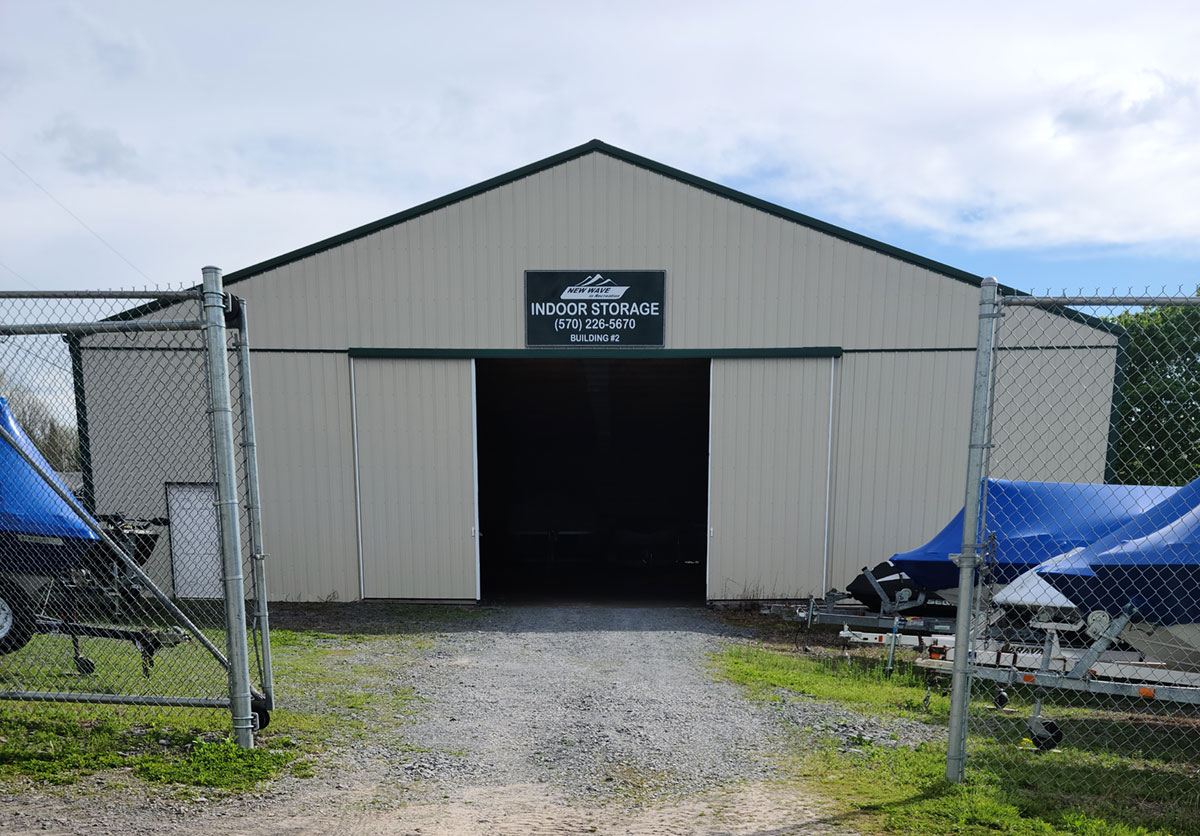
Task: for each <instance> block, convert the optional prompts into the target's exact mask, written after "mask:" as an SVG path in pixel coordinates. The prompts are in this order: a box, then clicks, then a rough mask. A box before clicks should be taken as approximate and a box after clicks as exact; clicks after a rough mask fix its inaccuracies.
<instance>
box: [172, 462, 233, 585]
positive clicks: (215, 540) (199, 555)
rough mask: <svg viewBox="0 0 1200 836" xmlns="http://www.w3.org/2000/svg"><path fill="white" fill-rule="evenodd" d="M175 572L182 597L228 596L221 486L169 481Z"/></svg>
mask: <svg viewBox="0 0 1200 836" xmlns="http://www.w3.org/2000/svg"><path fill="white" fill-rule="evenodd" d="M167 516H168V517H170V519H171V529H170V541H171V576H172V577H173V578H174V579H175V595H176V596H177V597H179V598H205V599H211V600H216V599H221V598H224V597H225V584H224V581H223V576H224V571H223V567H222V563H221V523H220V521H219V520H218V519H217V486H216V485H213V484H208V485H203V484H201V485H167Z"/></svg>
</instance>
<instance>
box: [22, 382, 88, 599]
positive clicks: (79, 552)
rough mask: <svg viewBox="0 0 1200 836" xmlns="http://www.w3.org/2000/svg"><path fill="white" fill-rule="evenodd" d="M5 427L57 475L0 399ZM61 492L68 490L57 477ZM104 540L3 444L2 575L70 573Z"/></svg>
mask: <svg viewBox="0 0 1200 836" xmlns="http://www.w3.org/2000/svg"><path fill="white" fill-rule="evenodd" d="M0 424H2V425H3V427H4V429H5V430H6V431H7V432H8V434H9V435H10V436H11V437H12V438H13V439H15V440H16V442H17V443H18V444H19V445H20V446H21V449H22V450H24V451H25V452H26V453H27V454H28V455H29V456H30V458H32V459H34V460H35V461H36V462H37V463H38V464H39V465H40V466H41V467H42V468H43V469H44V470H45V471H46V472H47V473H49V474H53V473H54V471H53V470H52V469H51V467H50V465H49V464H48V463H47V462H46V460H45V458H43V457H42V454H41V453H39V452H38V449H37V447H36V446H35V445H34V443H33V442H32V441H31V440H30V438H29V436H28V435H26V434H25V431H24V430H23V429H22V428H21V425H20V424H18V423H17V420H16V418H15V417H14V416H13V414H12V410H11V409H10V408H9V406H8V402H7V401H6V400H5V399H4V398H0ZM54 478H55V480H56V481H57V482H58V485H59V487H62V489H63V490H64V491H66V486H65V485H63V484H62V482H61V481H59V480H58V477H56V476H55V477H54ZM98 539H99V538H98V537H97V536H96V535H95V534H94V533H93V532H92V530H91V529H90V528H89V527H88V526H87V525H85V524H84V521H83V520H82V519H80V517H79V515H77V514H76V513H75V512H74V511H72V510H71V508H70V506H69V505H67V503H66V502H64V501H63V500H62V499H61V498H59V497H58V496H57V495H56V494H55V493H54V491H52V490H51V489H50V488H49V486H47V485H46V483H45V482H44V481H43V480H42V477H41V476H39V475H38V474H37V473H36V472H35V471H34V469H33V468H32V467H30V466H29V464H28V462H26V461H25V459H24V458H22V457H21V455H20V454H19V453H18V452H17V451H16V450H14V449H13V448H12V447H11V446H9V444H8V443H7V442H5V441H3V440H0V573H6V574H10V575H53V574H57V573H60V572H63V571H66V570H68V569H70V568H71V567H72V566H74V565H76V564H77V563H79V561H80V560H82V559H83V558H84V557H86V556H87V555H88V553H89V552H91V550H92V548H93V546H94V545H95V544H96V542H97V540H98Z"/></svg>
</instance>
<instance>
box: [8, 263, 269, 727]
mask: <svg viewBox="0 0 1200 836" xmlns="http://www.w3.org/2000/svg"><path fill="white" fill-rule="evenodd" d="M0 298H2V299H3V300H4V305H3V314H2V316H0V398H2V399H3V400H0V699H9V700H30V701H40V702H64V703H70V702H75V703H113V704H129V705H143V706H158V707H162V708H164V709H165V708H169V707H173V706H178V707H210V708H223V709H226V710H229V711H230V712H231V716H232V726H233V730H234V734H235V737H236V739H237V742H238V743H239V745H242V746H245V747H249V746H252V745H253V732H254V729H255V728H256V727H262V726H264V725H265V724H266V723H267V722H269V717H270V714H269V712H270V710H271V709H272V708H273V707H274V695H273V691H274V689H273V682H272V675H271V656H270V635H269V625H268V615H267V606H266V588H265V575H264V571H263V560H264V558H265V555H264V553H263V547H262V532H261V522H260V519H259V507H260V506H259V499H258V474H257V464H256V457H255V440H254V423H253V404H252V399H251V393H250V383H251V381H250V365H249V341H248V325H247V318H246V306H245V304H244V303H243V302H242V301H241V300H238V299H235V298H233V297H230V296H227V295H226V294H225V293H224V291H223V288H222V284H221V274H220V271H219V270H217V269H216V268H205V270H204V283H203V286H202V287H200V288H196V289H193V290H188V291H178V292H166V293H160V292H153V291H147V292H103V291H98V292H90V291H82V292H61V293H58V292H40V293H24V292H3V293H0ZM246 578H248V579H249V582H248V583H247V582H246V580H245V579H246ZM247 599H248V600H249V618H248V617H247ZM251 662H253V666H254V671H255V676H254V680H253V684H252V681H251V677H250V665H251Z"/></svg>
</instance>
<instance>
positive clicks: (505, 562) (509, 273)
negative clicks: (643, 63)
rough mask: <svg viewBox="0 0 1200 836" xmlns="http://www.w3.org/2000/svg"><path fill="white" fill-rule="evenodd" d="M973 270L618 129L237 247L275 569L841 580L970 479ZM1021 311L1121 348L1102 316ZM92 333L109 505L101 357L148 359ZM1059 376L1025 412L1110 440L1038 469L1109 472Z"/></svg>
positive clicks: (624, 587)
mask: <svg viewBox="0 0 1200 836" xmlns="http://www.w3.org/2000/svg"><path fill="white" fill-rule="evenodd" d="M556 282H557V284H556ZM979 283H980V278H979V277H977V276H974V275H971V274H968V273H965V272H963V271H960V270H956V269H954V268H952V267H948V266H946V265H943V264H939V263H937V262H934V261H931V260H929V259H925V258H922V257H920V256H917V255H914V254H912V253H908V252H905V251H902V250H899V249H896V248H893V247H890V246H888V245H886V244H883V243H880V242H878V241H874V240H871V239H868V238H865V237H863V236H859V235H856V234H854V233H851V232H848V231H846V230H844V229H840V228H838V227H835V226H832V225H830V224H826V223H823V222H821V221H818V220H815V219H813V218H810V217H806V216H804V215H801V214H798V213H796V212H792V211H790V210H787V209H784V208H782V207H779V206H776V205H773V204H771V203H768V202H766V201H762V200H759V199H757V198H754V197H751V196H749V195H746V194H743V193H740V192H737V191H734V190H731V189H728V188H725V187H723V186H720V185H717V184H715V183H712V182H709V181H706V180H703V179H701V178H698V177H694V176H692V175H689V174H687V173H685V172H682V171H678V170H675V169H672V168H669V167H667V166H665V165H662V164H660V163H657V162H654V161H652V160H648V159H645V158H643V157H639V156H636V155H634V154H631V153H628V152H626V151H623V150H621V149H618V148H614V147H612V146H610V145H606V144H604V143H602V142H599V141H593V142H589V143H587V144H585V145H581V146H579V147H577V148H574V149H571V150H569V151H566V152H563V153H561V154H558V155H555V156H553V157H550V158H547V159H545V160H542V161H540V162H537V163H534V164H532V165H529V166H526V167H524V168H522V169H518V170H516V171H513V172H510V173H508V174H505V175H502V176H500V177H496V178H494V179H492V180H489V181H487V182H484V183H481V184H479V185H477V186H474V187H471V188H468V189H464V190H462V191H460V192H456V193H454V194H451V195H448V196H446V197H444V198H442V199H439V200H435V201H432V202H430V203H427V204H424V205H421V206H418V207H415V208H413V209H410V210H408V211H406V212H402V213H400V214H398V215H394V216H392V217H389V218H384V219H382V220H380V221H378V222H376V223H373V224H369V225H367V226H365V227H362V228H359V229H355V230H351V231H349V232H346V233H344V234H341V235H338V236H335V237H333V238H330V239H327V240H325V241H321V242H319V243H316V244H313V245H312V246H309V247H305V248H303V249H300V250H297V251H295V252H292V253H288V254H285V255H282V256H279V257H278V258H274V259H271V260H269V261H266V262H263V263H261V264H258V265H255V266H253V267H249V268H246V269H244V270H240V271H238V272H235V273H231V274H228V275H227V276H226V284H227V286H228V287H229V291H230V292H231V293H234V294H236V295H238V296H240V297H242V298H244V299H245V300H247V304H248V308H249V311H250V322H251V335H252V357H253V368H254V386H255V389H254V399H255V413H256V421H257V426H258V445H259V462H260V470H261V485H262V491H263V499H264V512H263V514H264V531H265V539H266V541H267V546H268V550H269V551H270V552H271V554H272V561H271V564H270V578H271V580H270V586H271V593H272V597H274V598H280V599H292V600H324V599H336V600H354V599H358V598H363V597H365V598H396V599H443V600H478V599H480V598H490V597H493V596H496V595H501V594H518V595H521V594H530V595H531V594H536V593H538V592H548V593H550V594H563V593H573V594H582V595H589V594H592V593H600V592H608V593H615V594H638V593H641V592H653V593H654V594H660V593H661V594H677V595H680V596H683V597H690V598H694V599H697V600H698V599H709V600H714V599H736V598H794V597H803V596H807V595H809V594H810V593H815V594H820V593H821V592H823V591H824V590H826V589H828V588H829V587H830V586H839V587H840V586H844V585H845V583H846V582H847V581H848V580H850V579H851V578H852V577H853V576H854V575H855V574H857V572H858V571H859V569H861V567H862V566H864V565H867V564H872V565H873V564H874V563H875V562H877V561H878V560H880V559H883V558H886V557H888V556H889V555H891V554H892V553H893V552H896V551H899V550H903V549H906V548H909V547H911V546H912V545H914V544H917V543H920V542H923V541H924V540H925V539H927V538H928V536H929V535H930V534H931V533H933V532H934V531H936V530H937V529H939V528H940V527H941V526H942V525H943V524H944V523H945V522H946V520H947V519H948V518H949V516H950V515H952V514H953V513H954V511H955V510H956V509H958V508H960V507H961V505H962V499H963V478H964V470H965V461H966V451H967V422H968V417H969V416H968V413H969V398H970V384H971V372H972V368H973V360H974V357H973V352H974V342H975V329H976V312H977V307H978V300H979V290H978V288H979ZM588 288H591V290H589V289H588ZM614 288H615V289H614ZM546 300H549V301H546ZM563 300H567V301H566V302H564V301H563ZM571 300H582V301H578V302H577V303H572V302H571ZM596 300H600V301H604V300H623V301H627V302H629V303H630V305H632V306H633V307H630V306H628V305H627V306H626V307H623V308H622V307H620V306H619V305H616V302H615V301H614V305H616V306H609V305H607V304H604V305H602V306H600V307H592V304H593V302H594V301H596ZM638 300H643V301H638ZM647 300H648V301H647ZM572 304H574V305H575V306H574V307H572V306H571V305H572ZM547 305H548V306H549V307H546V306H547ZM539 306H541V307H539ZM589 314H591V315H592V316H589ZM596 314H599V316H596ZM1015 315H1019V316H1030V317H1056V318H1057V319H1058V320H1059V321H1058V322H1057V323H1056V326H1055V333H1056V335H1057V341H1058V343H1059V345H1058V346H1057V348H1061V349H1062V352H1063V356H1064V357H1065V356H1066V354H1068V353H1070V352H1071V350H1072V349H1073V348H1075V347H1087V349H1088V350H1089V351H1091V352H1092V354H1091V355H1090V356H1091V357H1093V358H1094V362H1095V363H1097V364H1099V366H1100V368H1101V369H1102V370H1103V372H1104V374H1105V375H1106V376H1107V379H1110V380H1111V379H1112V377H1113V375H1114V372H1115V367H1116V356H1117V342H1118V338H1117V336H1116V335H1115V334H1114V333H1113V332H1112V331H1110V330H1107V329H1105V328H1104V327H1102V326H1101V325H1100V324H1098V323H1096V322H1094V321H1089V320H1085V319H1083V318H1080V319H1078V320H1068V319H1067V318H1065V317H1063V316H1059V315H1056V314H1053V313H1045V312H1041V311H1038V310H1034V309H1020V311H1019V312H1018V313H1016V314H1015ZM539 317H541V318H539ZM576 320H577V321H576ZM564 323H565V324H564ZM1064 323H1065V327H1064ZM556 328H558V330H557V331H556V330H555V329H556ZM639 328H640V329H641V330H638V329H639ZM657 329H661V330H657ZM612 339H622V342H620V343H616V342H611V341H606V340H612ZM572 340H586V342H572ZM631 341H632V342H633V343H634V345H635V346H636V347H629V346H630V342H631ZM1027 354H1028V355H1029V359H1028V361H1029V362H1038V363H1044V364H1049V365H1051V366H1052V365H1053V364H1054V363H1055V362H1057V360H1056V353H1055V351H1039V352H1027ZM82 355H83V360H82V370H83V371H82V376H83V380H82V381H81V383H82V389H83V391H84V392H86V393H87V395H86V398H87V399H88V403H87V413H88V418H89V425H90V429H89V436H90V437H89V439H88V443H89V444H90V447H91V456H90V459H91V462H92V471H93V472H91V473H89V474H87V478H88V480H89V482H90V484H91V485H92V486H93V488H94V494H95V498H96V503H97V506H98V510H100V511H102V512H103V511H104V510H105V509H104V507H103V506H104V503H105V502H106V496H115V495H118V494H121V493H122V491H125V493H126V494H128V490H127V489H128V486H129V484H130V482H131V480H133V479H134V478H135V476H134V474H131V473H130V472H127V466H123V465H122V461H121V456H120V455H115V454H113V455H109V454H107V453H106V449H105V446H106V445H107V444H110V442H109V441H108V440H107V439H106V436H105V432H104V426H105V424H106V421H105V414H106V413H112V412H115V411H117V410H119V409H120V405H119V404H115V403H109V402H106V399H105V397H104V395H103V394H102V393H99V392H93V391H92V389H90V388H89V386H88V378H89V376H98V373H99V366H98V364H112V363H118V362H127V363H137V362H147V361H146V360H145V359H144V357H145V352H143V353H142V354H141V355H133V354H130V355H129V356H123V355H122V354H121V352H118V351H113V350H111V347H110V349H109V350H107V351H105V352H91V353H89V351H88V347H87V345H86V344H85V345H84V346H82ZM139 357H140V358H143V359H139ZM1022 361H1024V360H1022ZM1051 371H1053V370H1052V369H1051ZM108 373H110V370H108V369H107V368H106V369H105V374H108ZM1049 377H1053V379H1054V382H1055V392H1054V397H1053V398H1050V397H1045V398H1039V399H1038V401H1039V402H1038V403H1037V410H1036V418H1037V420H1038V421H1040V422H1043V424H1042V426H1046V425H1047V424H1046V423H1044V422H1049V424H1048V425H1050V426H1053V425H1054V424H1055V423H1056V422H1065V423H1066V422H1069V424H1070V426H1073V427H1074V426H1079V424H1080V421H1081V420H1082V421H1084V423H1085V424H1086V425H1087V426H1089V427H1091V428H1092V431H1091V432H1089V434H1088V437H1089V438H1091V439H1093V441H1094V443H1093V445H1092V448H1091V452H1090V453H1088V454H1081V455H1079V456H1077V457H1076V458H1075V459H1074V460H1072V461H1063V460H1061V458H1060V457H1053V465H1052V467H1053V472H1041V473H1036V474H1034V473H1024V474H1020V475H1021V476H1022V477H1024V478H1041V479H1047V480H1056V479H1057V480H1071V481H1096V482H1099V481H1103V478H1104V472H1105V458H1106V453H1107V437H1108V427H1109V420H1110V416H1109V414H1108V394H1109V393H1107V392H1106V393H1103V395H1104V396H1103V397H1100V398H1096V397H1094V393H1092V394H1089V393H1085V392H1082V391H1080V392H1073V391H1072V390H1071V387H1072V385H1077V386H1080V387H1082V385H1083V384H1081V383H1080V384H1073V378H1072V377H1071V376H1069V375H1068V376H1064V375H1056V374H1051V375H1049ZM1092 379H1093V380H1094V378H1092ZM1022 396H1023V397H1030V396H1031V393H1029V392H1025V393H1022ZM1032 414H1033V411H1031V419H1032ZM168 418H169V416H163V418H162V420H168ZM148 420H153V419H148ZM1036 435H1037V434H1036V433H1033V434H1031V438H1032V437H1035V436H1036ZM1014 443H1022V442H1019V441H1018V442H1014ZM1030 443H1033V442H1030ZM187 457H188V453H187V451H180V454H179V458H180V463H179V472H178V473H163V474H160V476H161V483H158V484H157V485H156V486H154V490H148V491H146V492H145V496H144V497H142V498H141V499H139V500H138V501H139V502H142V503H144V507H142V508H139V509H138V510H140V511H142V512H143V513H145V514H147V515H156V514H161V513H163V512H164V511H165V510H166V509H165V507H163V505H164V499H163V491H162V484H166V483H176V482H187V481H188V479H187V471H188V463H187V461H186V459H187ZM1048 467H1051V465H1048ZM993 475H995V476H1004V475H1005V474H1002V473H994V474H993ZM144 477H145V474H137V475H136V478H139V479H144ZM155 478H156V479H157V478H158V477H157V476H156V477H155ZM124 502H125V506H126V510H128V505H129V502H128V499H127V498H126V499H125V500H124ZM165 548H168V547H167V546H166V545H160V549H165ZM171 559H172V557H171V555H169V554H162V555H156V561H155V563H154V565H155V566H158V567H159V569H160V571H163V572H166V571H167V569H168V568H169V565H170V561H171Z"/></svg>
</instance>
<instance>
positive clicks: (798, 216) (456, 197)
mask: <svg viewBox="0 0 1200 836" xmlns="http://www.w3.org/2000/svg"><path fill="white" fill-rule="evenodd" d="M588 154H604V155H605V156H608V157H612V158H613V159H615V160H620V161H622V162H625V163H629V164H630V165H634V166H637V167H638V168H642V169H645V170H647V171H652V172H654V173H655V174H660V175H662V176H663V177H669V178H670V179H672V180H678V181H679V182H681V183H685V184H687V185H689V186H693V187H695V188H697V189H701V190H702V191H706V192H709V193H711V194H714V195H717V196H719V197H723V198H725V199H727V200H732V201H733V202H734V203H740V204H742V205H743V206H749V207H750V208H752V209H757V210H759V211H761V212H766V213H767V214H768V215H774V216H775V217H777V218H782V219H784V220H786V221H791V222H792V223H797V224H800V225H801V226H806V227H808V228H809V229H814V230H816V231H817V232H822V233H825V234H826V235H830V236H832V237H834V238H839V239H841V240H843V241H848V242H849V243H851V244H857V245H858V246H860V247H864V248H865V249H868V250H873V251H875V252H878V253H882V254H883V255H886V256H890V257H892V258H895V259H898V260H900V261H904V262H907V263H909V264H914V265H916V266H918V267H923V268H925V269H926V270H930V271H932V272H934V273H939V274H941V275H943V276H947V277H949V278H951V279H955V280H957V281H960V282H965V283H967V284H970V285H974V286H975V287H979V284H980V282H981V281H982V280H983V277H982V276H977V275H975V274H974V273H968V272H967V271H966V270H960V269H958V268H957V267H951V266H950V265H948V264H942V263H941V262H939V261H934V260H933V259H931V258H926V257H924V256H921V255H917V254H916V253H912V252H909V251H908V250H903V249H900V248H899V247H893V246H892V245H891V244H885V243H883V242H882V241H877V240H875V239H874V238H868V237H867V236H865V235H860V234H858V233H857V232H851V231H850V230H848V229H843V228H842V227H840V226H836V225H834V224H831V223H827V222H825V221H822V220H818V219H817V218H814V217H811V216H809V215H805V214H802V213H800V212H796V211H793V210H791V209H788V208H786V207H784V206H780V205H778V204H776V203H771V202H770V201H767V200H763V199H761V198H757V197H754V196H753V195H750V194H746V193H745V192H739V191H737V190H736V189H731V188H729V187H728V186H722V185H721V184H720V183H714V182H713V181H712V180H705V179H704V178H703V177H697V176H696V175H694V174H689V173H688V172H686V171H681V170H680V169H678V168H672V167H671V166H669V165H663V164H662V163H660V162H656V161H654V160H651V159H649V158H648V157H642V156H639V155H637V154H634V153H631V152H629V151H626V150H624V149H623V148H617V147H616V146H615V145H609V144H608V143H606V142H601V141H600V140H598V139H593V140H592V141H591V142H585V143H584V144H583V145H577V146H575V147H574V148H570V149H568V150H566V151H562V152H560V153H558V154H554V155H552V156H549V157H546V158H545V159H543V160H538V161H537V162H535V163H530V164H529V165H525V166H521V167H520V168H517V169H513V170H512V171H510V172H508V173H506V174H501V175H499V176H497V177H492V178H490V179H488V180H484V181H483V182H482V183H476V184H475V185H474V186H467V187H466V188H465V189H459V190H458V191H456V192H451V193H450V194H448V195H445V196H444V197H439V198H436V199H434V200H430V201H428V202H426V203H422V204H420V205H419V206H414V207H412V208H411V209H406V210H404V211H403V212H397V213H396V214H394V215H388V216H387V217H386V218H380V219H379V220H377V221H372V222H371V223H369V224H364V225H363V226H360V227H356V228H355V229H351V230H348V231H346V232H343V233H340V234H338V235H334V236H332V237H330V238H326V239H324V240H322V241H317V242H316V243H315V244H309V245H307V246H304V247H301V248H300V249H297V250H292V251H291V252H288V253H284V254H283V255H278V256H275V257H274V258H269V259H267V260H266V261H260V262H259V263H258V264H252V265H251V266H249V267H244V268H242V269H241V270H236V271H234V272H232V273H226V274H225V277H224V280H225V284H227V285H229V284H234V283H236V282H240V281H244V280H246V279H249V278H251V277H253V276H257V275H260V274H262V273H266V272H268V271H270V270H274V269H276V268H277V267H283V266H284V265H287V264H291V263H292V262H295V261H299V260H301V259H303V258H308V257H309V256H312V255H316V254H317V253H321V252H324V251H326V250H331V249H333V248H334V247H339V246H341V245H342V244H346V243H349V242H351V241H355V240H357V239H359V238H364V237H366V236H368V235H371V234H372V233H375V232H379V231H380V230H383V229H387V228H388V227H392V226H396V225H397V224H402V223H404V222H405V221H411V220H412V219H413V218H419V217H421V216H422V215H427V214H429V213H430V212H436V211H437V210H439V209H444V208H445V207H447V206H451V205H453V204H455V203H460V202H462V201H464V200H469V199H470V198H472V197H475V196H477V195H480V194H483V193H484V192H488V191H491V190H492V189H498V188H500V187H501V186H506V185H508V184H509V183H514V182H516V181H517V180H521V179H523V178H526V177H530V176H532V175H534V174H538V173H540V172H543V171H545V170H547V169H550V168H554V167H555V166H558V165H562V164H563V163H567V162H570V161H571V160H575V159H578V158H580V157H584V156H586V155H588ZM1005 291H1007V292H1011V293H1019V291H1016V290H1014V289H1012V288H1005Z"/></svg>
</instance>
